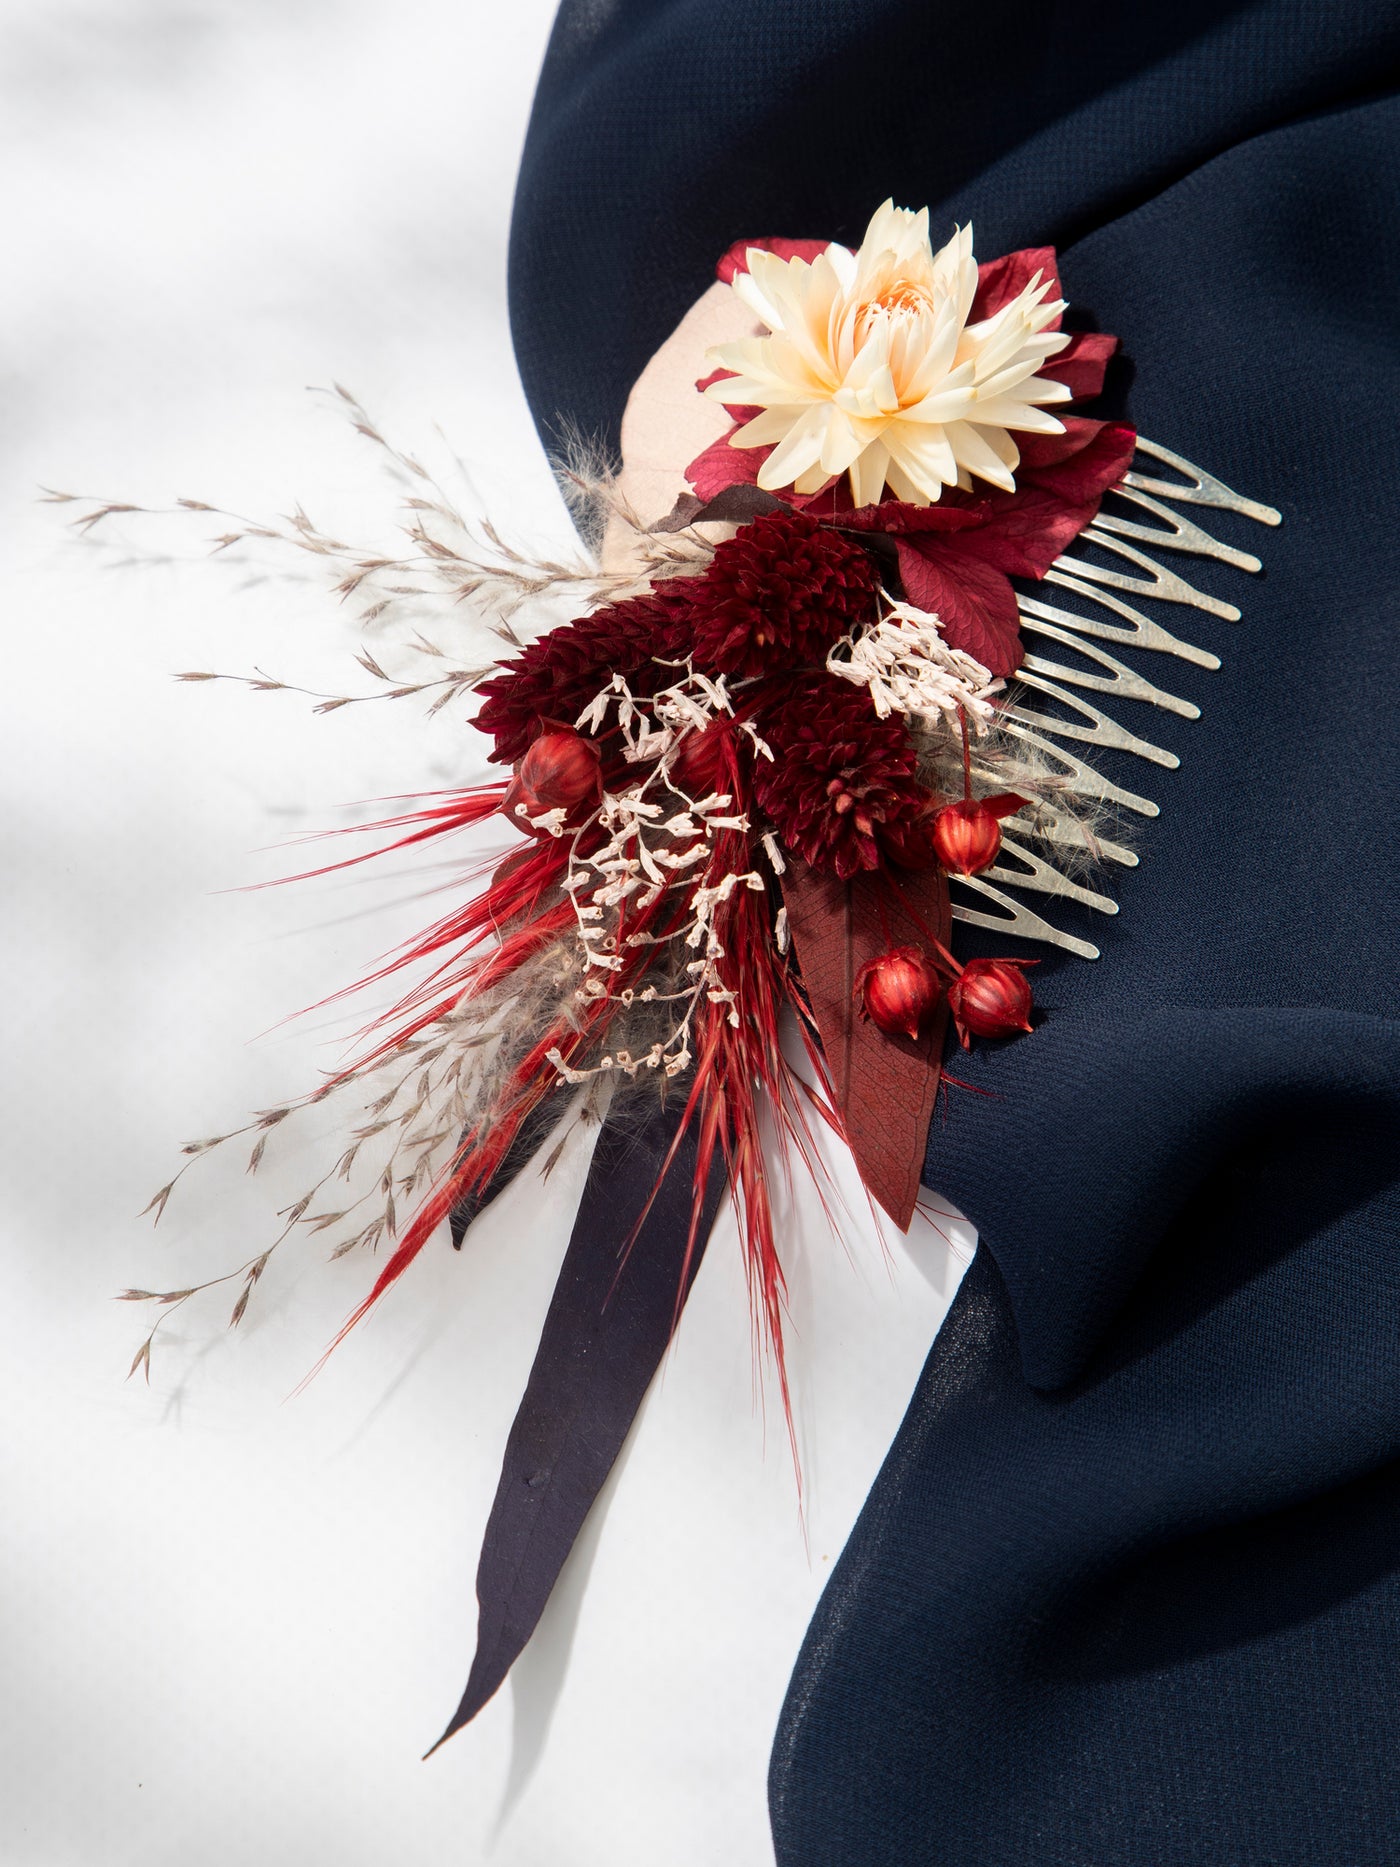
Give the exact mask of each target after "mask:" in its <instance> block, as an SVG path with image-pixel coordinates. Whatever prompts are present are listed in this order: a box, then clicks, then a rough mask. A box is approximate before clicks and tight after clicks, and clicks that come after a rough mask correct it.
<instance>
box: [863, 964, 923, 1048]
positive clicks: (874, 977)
mask: <svg viewBox="0 0 1400 1867" xmlns="http://www.w3.org/2000/svg"><path fill="white" fill-rule="evenodd" d="M938 993H939V984H938V974H937V973H936V972H935V971H934V970H933V967H932V966H931V965H930V964H929V961H928V958H927V955H926V954H924V953H923V952H921V951H920V949H919V948H918V947H916V946H897V947H892V948H891V949H890V951H889V952H888V953H881V954H880V955H879V956H878V957H877V958H875V959H868V960H867V961H866V962H865V964H864V965H863V966H862V967H861V969H860V971H859V972H858V973H857V974H856V980H855V1000H856V1003H857V1005H859V1006H860V1014H861V1016H862V1017H863V1018H869V1020H870V1022H871V1023H872V1024H874V1025H876V1026H878V1028H879V1029H880V1030H882V1031H884V1032H885V1034H886V1035H887V1036H889V1037H895V1036H899V1035H901V1034H902V1035H903V1036H905V1037H917V1036H918V1035H919V1026H920V1025H921V1024H922V1023H923V1021H924V1019H925V1018H926V1017H927V1016H928V1015H929V1013H930V1012H931V1011H932V1010H933V1008H934V1006H935V1005H936V1004H937V1003H938Z"/></svg>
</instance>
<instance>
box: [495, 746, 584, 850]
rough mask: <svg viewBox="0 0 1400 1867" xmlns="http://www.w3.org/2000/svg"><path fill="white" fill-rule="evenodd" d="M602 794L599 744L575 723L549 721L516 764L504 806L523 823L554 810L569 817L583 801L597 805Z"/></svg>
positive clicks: (509, 814)
mask: <svg viewBox="0 0 1400 1867" xmlns="http://www.w3.org/2000/svg"><path fill="white" fill-rule="evenodd" d="M602 795H603V774H602V765H601V761H600V760H599V756H598V748H597V746H596V745H594V743H593V741H592V740H591V739H586V738H585V737H584V735H583V734H582V733H580V732H575V730H574V728H573V727H572V726H556V725H554V724H553V723H547V724H546V726H545V730H544V731H543V732H542V733H541V734H540V735H539V737H538V738H537V739H536V740H535V741H534V742H533V744H532V745H531V746H530V749H529V751H528V752H527V753H526V754H525V756H524V758H523V759H521V761H520V763H519V764H518V765H517V766H516V768H515V777H514V779H513V780H512V782H511V785H510V789H509V790H508V791H507V792H506V795H505V802H504V805H503V808H504V810H505V812H506V814H507V815H508V816H510V817H511V818H513V819H514V820H515V821H516V822H517V823H519V822H521V821H522V819H528V818H530V817H542V816H543V815H544V814H545V812H546V811H550V810H562V811H563V812H564V813H565V815H566V816H567V815H569V814H571V813H573V812H575V811H577V810H578V809H579V807H580V806H581V805H583V804H596V803H597V802H598V800H599V798H600V797H601V796H602ZM525 827H526V828H528V827H529V826H528V824H526V825H525Z"/></svg>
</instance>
